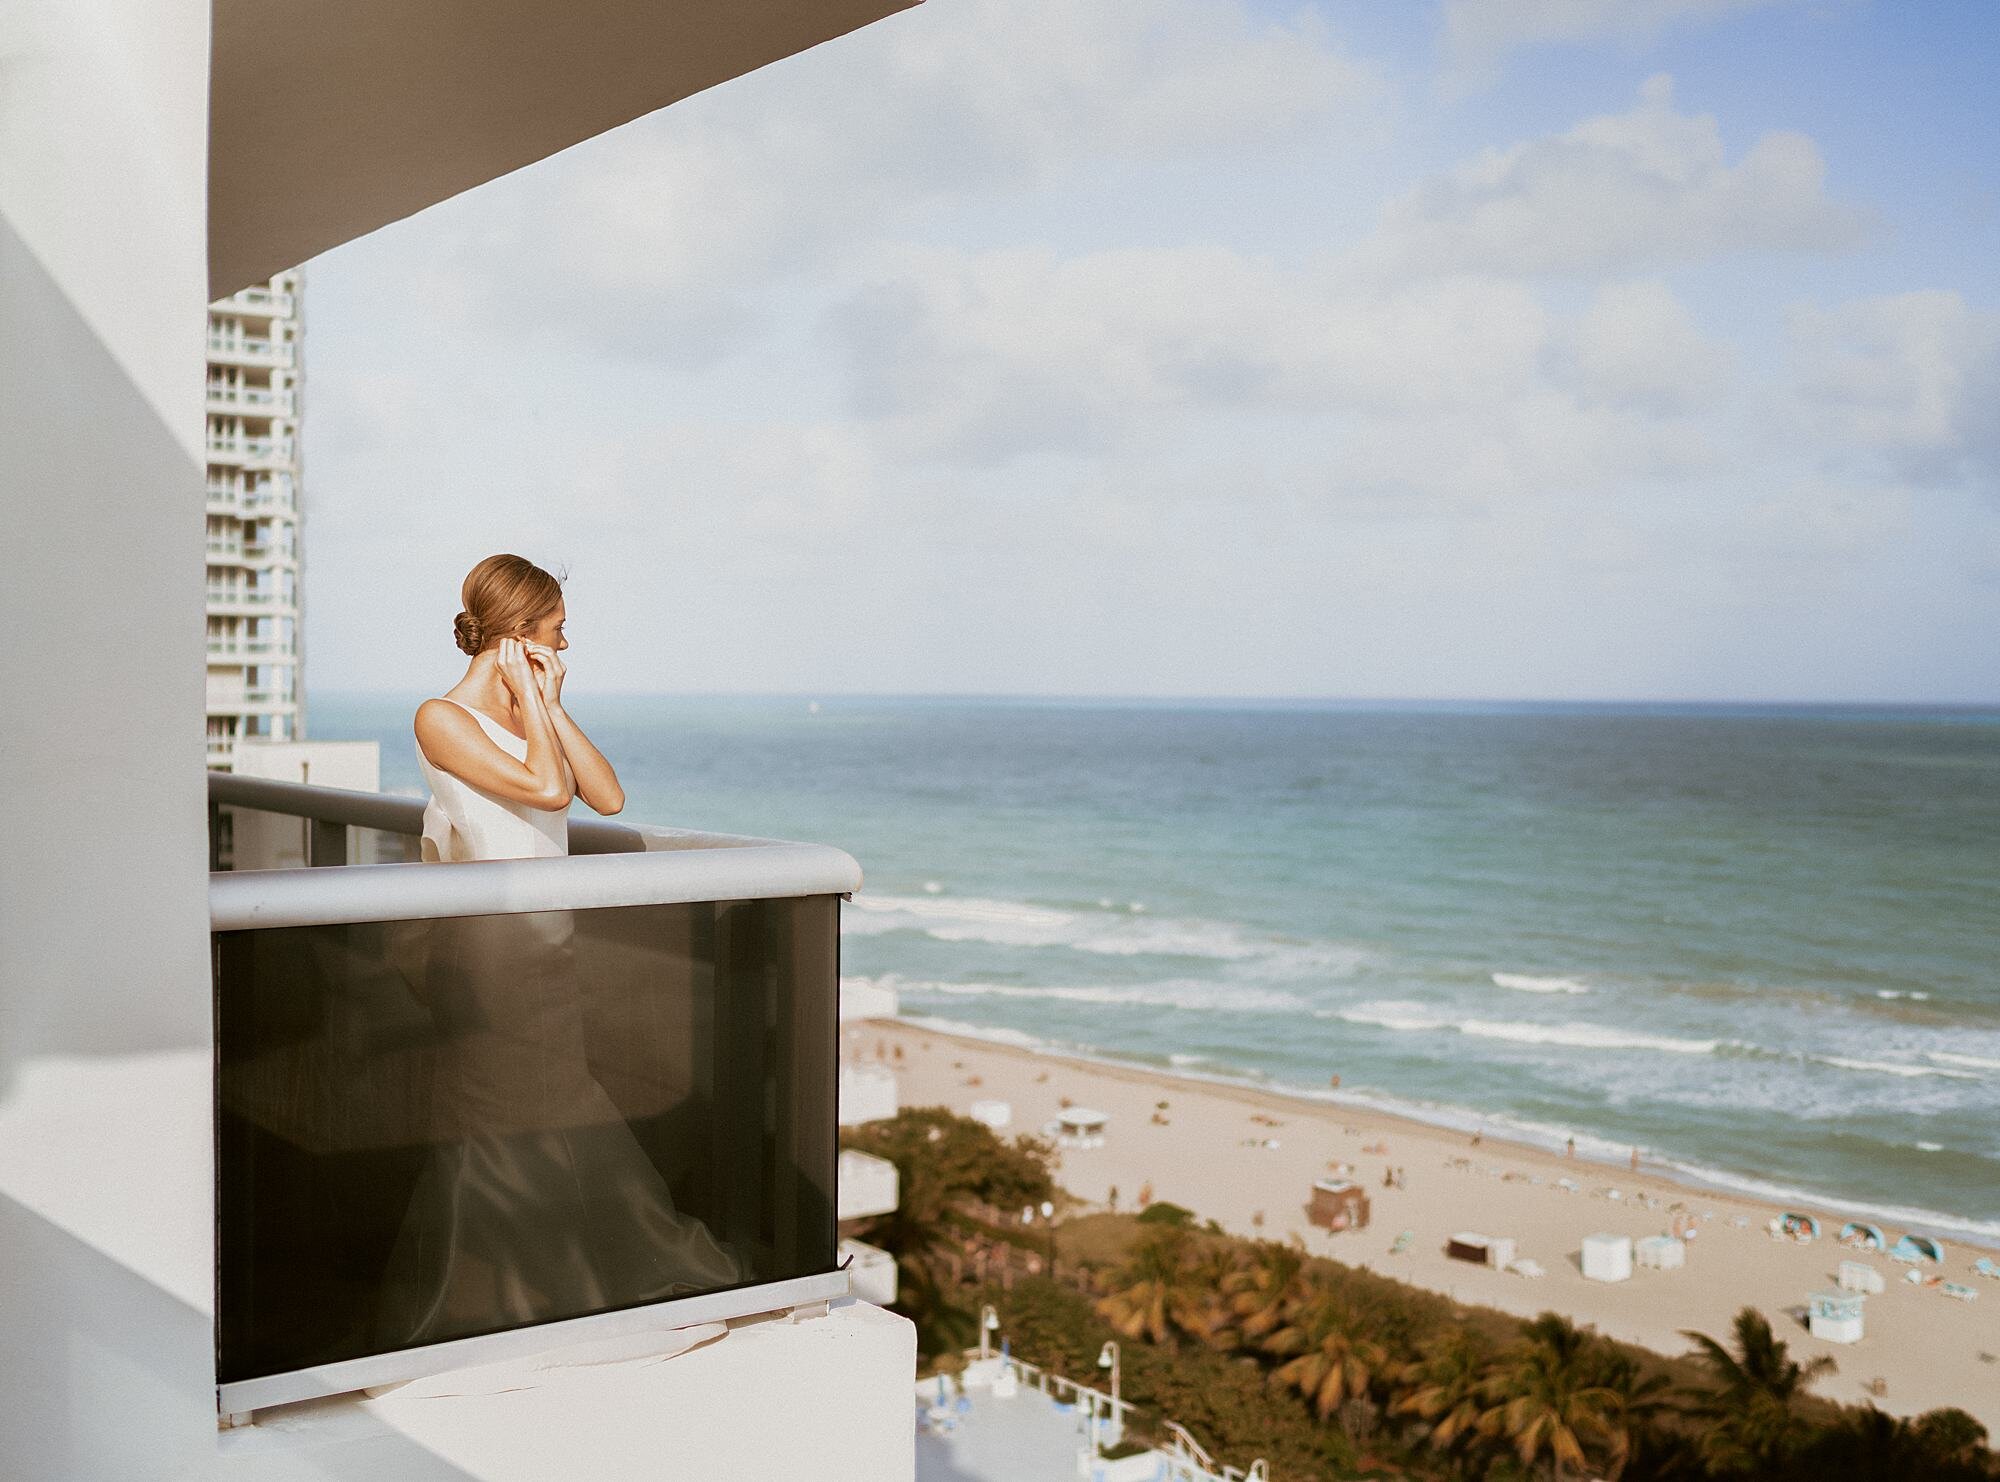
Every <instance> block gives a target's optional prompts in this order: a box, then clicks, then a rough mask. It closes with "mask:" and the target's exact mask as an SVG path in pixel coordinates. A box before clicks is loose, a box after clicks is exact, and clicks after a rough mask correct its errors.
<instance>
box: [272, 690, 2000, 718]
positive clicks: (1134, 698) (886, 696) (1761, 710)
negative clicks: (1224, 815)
mask: <svg viewBox="0 0 2000 1482" xmlns="http://www.w3.org/2000/svg"><path fill="white" fill-rule="evenodd" d="M426 693H427V692H426V691H424V690H421V689H416V688H407V689H405V688H378V689H348V688H342V687H338V686H327V687H325V688H321V689H318V690H316V691H308V692H307V695H306V702H305V703H306V704H307V706H308V708H309V707H310V705H311V703H312V700H313V698H314V696H315V694H317V695H318V696H320V697H323V698H327V699H340V700H398V699H415V698H422V697H424V696H425V695H426ZM589 693H590V696H591V698H592V699H594V700H734V701H785V702H795V703H799V704H814V703H820V704H824V703H827V702H864V703H885V702H886V703H905V704H943V705H952V704H968V705H1003V706H1004V705H1023V706H1038V707H1057V708H1105V709H1111V708H1118V709H1176V708H1180V709H1202V710H1228V709H1244V710H1299V711H1333V712H1339V711H1354V712H1371V711H1372V712H1379V713H1399V714H1510V713H1513V714H1523V713H1527V714H1570V715H1574V714H1594V713H1595V714H1618V713H1628V714H1664V715H1793V714H1795V715H1804V716H1812V717H1815V718H1820V719H1824V718H1826V717H1828V716H1839V715H1843V714H1854V715H1861V716H1868V715H1894V716H1912V715H1918V716H1922V715H1934V716H1941V717H1949V718H1966V717H1975V718H1976V717H1994V718H2000V699H1994V700H1879V699H1877V700H1866V699H1813V700H1765V699H1727V698H1722V699H1716V698H1709V699H1674V698H1668V699H1603V698H1547V697H1543V698H1501V697H1491V696H1461V697H1450V698H1436V697H1424V696H1404V695H1255V694H1242V695H1230V694H1209V695H1202V694H1136V693H1135V694H1120V693H1086V692H1076V693H1067V692H1045V693H1037V692H1033V691H1018V692H1015V691H1002V690H991V691H988V690H965V691H949V690H700V689H691V690H637V689H631V690H627V689H592V690H591V691H590V692H589Z"/></svg>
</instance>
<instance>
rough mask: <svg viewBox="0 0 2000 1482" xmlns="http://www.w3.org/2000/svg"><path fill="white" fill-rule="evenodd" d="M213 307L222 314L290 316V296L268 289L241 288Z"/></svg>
mask: <svg viewBox="0 0 2000 1482" xmlns="http://www.w3.org/2000/svg"><path fill="white" fill-rule="evenodd" d="M214 307H215V308H216V309H217V310H218V311H220V312H223V313H238V314H259V315H271V314H290V313H291V312H292V296H291V295H290V294H289V293H277V292H273V291H272V290H271V289H268V288H243V289H239V290H237V291H236V292H235V293H232V294H231V295H229V297H228V298H225V299H220V300H218V301H217V302H216V304H215V305H214Z"/></svg>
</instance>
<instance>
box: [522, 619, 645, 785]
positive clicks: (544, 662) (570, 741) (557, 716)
mask: <svg viewBox="0 0 2000 1482" xmlns="http://www.w3.org/2000/svg"><path fill="white" fill-rule="evenodd" d="M527 651H528V660H529V662H530V663H532V664H533V665H534V666H535V680H536V682H537V683H538V684H540V685H541V688H542V701H543V703H544V704H546V705H547V706H548V709H549V715H550V717H551V718H552V719H553V720H554V721H555V727H556V737H557V739H558V740H559V741H560V742H561V743H562V749H563V751H564V753H565V754H566V755H567V756H568V757H569V765H570V770H571V771H572V772H574V773H575V774H576V795H577V796H578V797H580V798H582V799H583V800H584V801H585V802H586V803H588V804H590V806H591V807H592V808H595V809H596V810H597V811H598V812H599V813H602V814H604V815H605V816H606V817H607V818H608V817H610V816H611V815H612V814H613V813H616V812H618V811H619V810H620V809H622V808H623V807H624V806H625V789H624V788H622V787H620V786H619V785H618V774H617V773H616V772H614V771H612V770H611V763H610V762H608V761H606V760H605V759H604V753H603V752H601V751H599V750H598V749H597V748H596V747H595V746H593V745H591V743H590V737H588V736H586V735H584V734H583V727H581V726H579V725H578V724H577V723H576V722H575V721H574V720H571V719H570V716H569V712H568V711H566V710H564V709H563V702H562V687H563V680H564V678H565V677H566V672H567V671H566V670H565V668H564V665H563V661H562V655H561V654H560V653H558V652H557V651H556V650H555V649H552V648H550V647H548V646H547V645H546V644H541V643H530V644H529V645H528V646H527Z"/></svg>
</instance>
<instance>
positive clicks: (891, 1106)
mask: <svg viewBox="0 0 2000 1482" xmlns="http://www.w3.org/2000/svg"><path fill="white" fill-rule="evenodd" d="M895 1115H896V1073H895V1072H894V1071H893V1070H888V1069H885V1068H883V1067H880V1066H874V1065H843V1066H841V1067H840V1125H841V1126H843V1127H858V1126H860V1125H861V1124H862V1123H864V1122H879V1121H881V1120H882V1119H883V1118H885V1117H893V1116H895Z"/></svg>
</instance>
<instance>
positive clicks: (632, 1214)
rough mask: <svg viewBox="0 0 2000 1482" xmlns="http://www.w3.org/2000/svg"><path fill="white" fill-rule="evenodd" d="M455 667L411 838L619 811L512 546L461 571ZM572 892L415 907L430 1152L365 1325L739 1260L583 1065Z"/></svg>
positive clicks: (566, 1297)
mask: <svg viewBox="0 0 2000 1482" xmlns="http://www.w3.org/2000/svg"><path fill="white" fill-rule="evenodd" d="M462 596H463V600H464V604H465V609H464V611H462V612H460V613H459V615H458V618H457V622H456V624H455V629H456V634H457V640H458V645H459V647H460V648H461V649H462V650H463V651H464V652H465V653H467V654H469V655H470V656H471V658H472V662H471V664H470V665H469V666H468V667H467V669H466V672H465V677H464V678H463V679H461V680H460V681H459V682H458V683H457V684H456V685H454V686H453V687H452V688H451V689H450V690H448V691H447V692H446V693H445V695H444V697H443V698H441V699H433V700H426V701H424V703H423V704H422V705H421V706H420V707H419V708H418V710H417V715H416V727H415V728H416V739H417V761H418V764H419V766H420V767H421V768H422V771H423V774H424V777H425V779H426V780H427V781H428V782H429V783H430V787H431V802H430V804H429V806H428V807H427V808H426V809H425V811H424V836H423V858H424V859H425V860H427V861H442V862H447V863H456V862H462V861H468V860H479V859H523V858H535V857H540V856H544V855H563V854H567V853H568V852H569V830H568V813H567V810H568V807H569V803H570V800H571V798H572V797H581V798H582V799H583V800H584V801H585V802H586V803H588V804H590V806H591V807H592V808H594V809H596V811H598V812H599V813H606V814H609V813H616V812H617V811H618V810H619V809H620V808H622V807H623V806H624V802H625V795H624V792H623V790H622V789H621V788H620V787H619V785H618V777H617V774H616V773H615V772H614V771H613V770H612V767H611V764H610V762H608V761H607V760H605V758H604V755H603V753H601V752H600V751H599V750H598V749H597V748H596V747H595V746H594V745H592V744H591V741H590V739H589V737H587V736H585V735H584V733H583V731H582V730H581V729H580V728H579V727H578V726H577V724H576V722H575V721H574V720H572V719H571V718H570V716H569V714H568V712H567V711H566V710H565V709H564V707H563V703H562V687H563V678H564V667H563V662H562V659H561V657H560V654H561V652H562V650H563V649H565V648H567V647H569V643H568V640H567V639H566V638H565V637H564V636H563V624H564V622H565V620H566V618H567V612H566V610H565V608H564V605H563V599H562V588H561V585H560V583H559V582H558V581H557V580H556V578H554V577H552V576H550V575H549V574H548V573H547V572H545V571H543V570H541V568H539V567H537V566H535V565H533V564H531V563H530V562H528V561H525V560H523V559H522V558H521V557H519V556H506V555H501V556H490V557H488V558H487V559H486V560H484V561H482V562H480V563H479V564H478V565H477V566H475V567H474V568H473V569H472V572H471V574H470V575H468V576H467V577H466V579H465V585H464V588H463V592H462ZM574 928H575V922H574V919H573V917H572V915H571V913H570V912H568V911H535V912H525V913H514V914H501V915H490V916H474V917H460V918H446V919H440V920H437V921H434V922H432V923H430V943H429V958H428V968H427V971H426V973H425V979H424V982H425V992H424V995H423V996H424V999H425V1004H426V1007H428V1008H429V1010H430V1012H431V1015H432V1019H433V1021H434V1023H435V1026H436V1031H437V1050H436V1071H435V1080H434V1083H433V1092H432V1123H433V1126H432V1136H431V1156H430V1158H429V1160H428V1162H427V1164H426V1166H425V1169H424V1172H423V1174H422V1175H421V1177H420V1179H419V1181H418V1185H417V1188H416V1190H415V1191H414V1193H413V1195H412V1198H411V1202H410V1207H409V1210H408V1212H407V1214H406V1216H405V1219H404V1222H403V1227H402V1230H401V1232H400V1234H399V1236H398V1239H397V1242H396V1247H395V1251H394V1253H393V1255H392V1257H391V1260H390V1264H389V1270H388V1273H387V1276H386V1279H385V1281H384V1285H383V1303H382V1306H381V1308H380V1310H379V1312H378V1316H377V1324H376V1326H377V1338H378V1341H379V1342H380V1343H381V1344H382V1345H383V1346H384V1347H394V1348H403V1347H414V1346H417V1345H419V1344H423V1343H434V1342H441V1341H443V1340H445V1339H448V1338H454V1337H460V1336H465V1335H467V1334H470V1333H474V1332H481V1331H490V1330H493V1329H497V1328H504V1327H512V1326H517V1325H519V1324H522V1323H529V1322H540V1321H547V1320H550V1319H552V1318H561V1317H573V1316H578V1315H581V1314H583V1313H587V1312H594V1311H601V1310H604V1309H607V1308H612V1307H621V1306H630V1305H633V1304H635V1303H640V1302H649V1301H657V1300H659V1299H661V1298H664V1297H669V1296H677V1295H683V1294H686V1293H689V1292H695V1291H707V1290H712V1289H715V1288H718V1287H724V1286H729V1285H733V1284H735V1283H737V1282H740V1281H742V1280H745V1279H747V1275H746V1273H745V1271H744V1270H743V1267H742V1264H741V1263H740V1262H739V1261H738V1260H737V1259H736V1258H735V1257H734V1256H733V1255H731V1254H730V1253H729V1252H728V1251H726V1250H725V1249H723V1248H722V1247H721V1246H720V1245H719V1244H718V1243H717V1242H716V1241H715V1239H714V1237H713V1236H712V1235H710V1233H709V1231H708V1229H707V1227H706V1226H704V1225H703V1224H702V1223H701V1222H700V1221H699V1220H695V1219H691V1218H689V1217H687V1216H686V1215H683V1214H680V1213H679V1212H677V1211H676V1210H675V1208H674V1202H673V1196H672V1194H671V1193H670V1192H669V1190H668V1188H667V1185H666V1182H665V1180H664V1179H662V1178H661V1177H660V1174H659V1172H658V1171H657V1170H656V1169H655V1167H654V1166H653V1164H652V1162H651V1161H650V1160H649V1159H648V1158H647V1157H646V1154H645V1152H644V1150H643V1149H642V1148H641V1147H640V1146H639V1143H638V1141H637V1139H636V1138H634V1137H633V1135H632V1131H631V1128H630V1127H629V1126H628V1125H627V1123H626V1121H625V1119H624V1117H623V1116H622V1115H621V1114H620V1113H619V1111H618V1109H617V1107H616V1106H614V1105H613V1103H612V1101H611V1099H610V1097H609V1096H607V1095H606V1094H605V1092H604V1089H603V1088H602V1087H601V1086H600V1085H599V1084H598V1082H597V1080H596V1078H595V1077H594V1076H593V1075H592V1074H591V1071H590V1064H589V1058H588V1045H587V1042H586V1037H585V1016H584V994H583V988H582V984H581V983H580V982H579V980H578V976H577V971H576V958H575V951H574V941H573V934H574Z"/></svg>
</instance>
